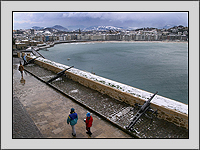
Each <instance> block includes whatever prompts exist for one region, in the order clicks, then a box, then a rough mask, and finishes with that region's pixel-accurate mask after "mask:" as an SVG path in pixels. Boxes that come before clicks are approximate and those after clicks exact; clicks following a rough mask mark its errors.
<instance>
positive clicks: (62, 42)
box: [54, 41, 188, 45]
mask: <svg viewBox="0 0 200 150" xmlns="http://www.w3.org/2000/svg"><path fill="white" fill-rule="evenodd" d="M64 43H188V41H66V42H65V41H60V42H59V43H54V45H56V44H64Z"/></svg>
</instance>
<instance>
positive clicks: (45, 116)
mask: <svg viewBox="0 0 200 150" xmlns="http://www.w3.org/2000/svg"><path fill="white" fill-rule="evenodd" d="M19 61H20V59H19V58H13V138H132V137H131V136H130V135H128V134H126V133H124V132H123V131H121V130H120V129H118V128H116V127H114V126H113V125H111V124H110V123H109V122H107V121H105V120H102V119H101V118H99V117H98V116H96V115H95V114H93V113H91V115H92V116H93V120H94V121H93V126H92V128H91V131H92V133H93V134H92V136H91V137H90V136H88V135H87V134H86V133H85V132H86V130H85V123H84V121H83V119H85V118H86V113H87V112H88V110H87V109H86V108H84V107H82V106H80V105H79V104H77V103H76V102H74V101H72V100H71V99H69V98H67V97H66V96H64V95H62V94H61V93H59V92H57V91H56V90H54V89H53V88H51V87H49V86H48V85H47V84H45V83H43V82H41V81H39V80H37V79H36V78H35V77H33V76H31V75H30V74H29V73H26V72H25V73H24V80H22V79H21V76H20V72H19V71H18V66H19ZM72 107H73V108H75V111H76V112H77V114H78V117H79V119H78V123H77V125H76V127H75V128H76V134H77V135H76V137H73V136H72V135H71V133H72V129H71V126H70V125H68V124H67V123H66V121H67V117H68V115H69V112H70V109H71V108H72Z"/></svg>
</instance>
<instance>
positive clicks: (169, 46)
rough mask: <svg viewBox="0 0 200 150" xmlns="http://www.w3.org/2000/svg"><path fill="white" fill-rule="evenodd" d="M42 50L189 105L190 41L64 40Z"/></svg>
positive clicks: (58, 59) (54, 57)
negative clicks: (79, 41) (101, 41)
mask: <svg viewBox="0 0 200 150" xmlns="http://www.w3.org/2000/svg"><path fill="white" fill-rule="evenodd" d="M40 53H41V54H42V55H43V56H44V57H45V58H46V59H49V60H52V61H55V62H58V63H61V64H64V65H68V66H74V67H75V68H77V69H80V70H85V71H88V72H94V73H95V74H96V75H99V76H102V77H105V78H107V79H111V80H114V81H117V82H120V83H124V84H126V85H130V86H133V87H136V88H139V89H142V90H145V91H148V92H152V93H155V92H156V91H158V94H159V95H161V96H164V97H167V98H170V99H173V100H177V101H180V102H182V103H185V104H188V43H165V42H160V43H159V42H158V43H154V42H103V43H100V42H99V43H97V42H87V43H64V44H57V45H54V47H52V48H48V51H44V50H41V51H40ZM68 58H69V59H68Z"/></svg>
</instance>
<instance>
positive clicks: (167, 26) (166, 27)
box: [163, 24, 175, 29]
mask: <svg viewBox="0 0 200 150" xmlns="http://www.w3.org/2000/svg"><path fill="white" fill-rule="evenodd" d="M174 26H175V25H171V24H167V25H165V26H164V27H163V29H169V28H172V27H174Z"/></svg>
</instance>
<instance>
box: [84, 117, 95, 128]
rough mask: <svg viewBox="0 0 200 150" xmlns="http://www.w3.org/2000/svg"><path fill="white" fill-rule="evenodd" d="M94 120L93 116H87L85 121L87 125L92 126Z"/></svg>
mask: <svg viewBox="0 0 200 150" xmlns="http://www.w3.org/2000/svg"><path fill="white" fill-rule="evenodd" d="M92 122H93V118H92V116H90V117H87V118H86V121H85V123H86V127H91V126H92Z"/></svg>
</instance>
